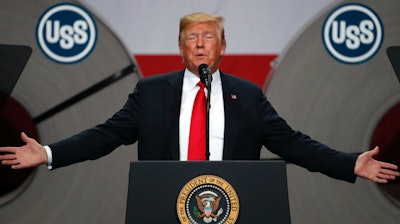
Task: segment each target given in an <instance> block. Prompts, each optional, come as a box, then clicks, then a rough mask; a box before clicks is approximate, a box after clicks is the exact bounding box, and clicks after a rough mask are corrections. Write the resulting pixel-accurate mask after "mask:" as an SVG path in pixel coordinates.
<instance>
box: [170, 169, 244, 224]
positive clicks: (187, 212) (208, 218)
mask: <svg viewBox="0 0 400 224" xmlns="http://www.w3.org/2000/svg"><path fill="white" fill-rule="evenodd" d="M176 211H177V214H178V218H179V220H180V222H181V223H185V224H204V223H211V224H224V223H228V224H233V223H235V222H236V219H237V217H238V215H239V198H238V196H237V194H236V191H235V189H234V188H233V187H232V186H231V185H230V184H229V183H228V182H227V181H226V180H224V179H222V178H220V177H218V176H214V175H202V176H198V177H195V178H193V179H191V180H190V181H189V182H187V183H186V184H185V186H183V188H182V190H181V191H180V193H179V195H178V199H177V202H176Z"/></svg>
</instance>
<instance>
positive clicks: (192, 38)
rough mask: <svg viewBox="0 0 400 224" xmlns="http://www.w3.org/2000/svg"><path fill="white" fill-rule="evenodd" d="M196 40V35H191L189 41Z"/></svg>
mask: <svg viewBox="0 0 400 224" xmlns="http://www.w3.org/2000/svg"><path fill="white" fill-rule="evenodd" d="M196 39H197V37H196V36H195V35H190V36H188V37H187V40H188V41H193V40H196Z"/></svg>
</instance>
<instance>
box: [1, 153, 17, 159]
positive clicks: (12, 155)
mask: <svg viewBox="0 0 400 224" xmlns="http://www.w3.org/2000/svg"><path fill="white" fill-rule="evenodd" d="M13 159H16V158H15V154H5V155H0V160H13Z"/></svg>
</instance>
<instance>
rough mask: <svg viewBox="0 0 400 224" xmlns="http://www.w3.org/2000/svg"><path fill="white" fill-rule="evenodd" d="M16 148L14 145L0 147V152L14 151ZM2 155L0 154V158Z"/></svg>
mask: <svg viewBox="0 0 400 224" xmlns="http://www.w3.org/2000/svg"><path fill="white" fill-rule="evenodd" d="M15 151H16V149H15V148H14V147H0V152H6V153H15ZM1 157H2V155H0V158H1Z"/></svg>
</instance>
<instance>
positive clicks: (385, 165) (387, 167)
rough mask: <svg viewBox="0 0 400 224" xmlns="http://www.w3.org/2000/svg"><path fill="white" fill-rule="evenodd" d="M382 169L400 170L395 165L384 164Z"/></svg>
mask: <svg viewBox="0 0 400 224" xmlns="http://www.w3.org/2000/svg"><path fill="white" fill-rule="evenodd" d="M381 167H382V169H389V170H398V169H399V167H398V166H396V165H394V164H391V163H384V162H382V163H381Z"/></svg>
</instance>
